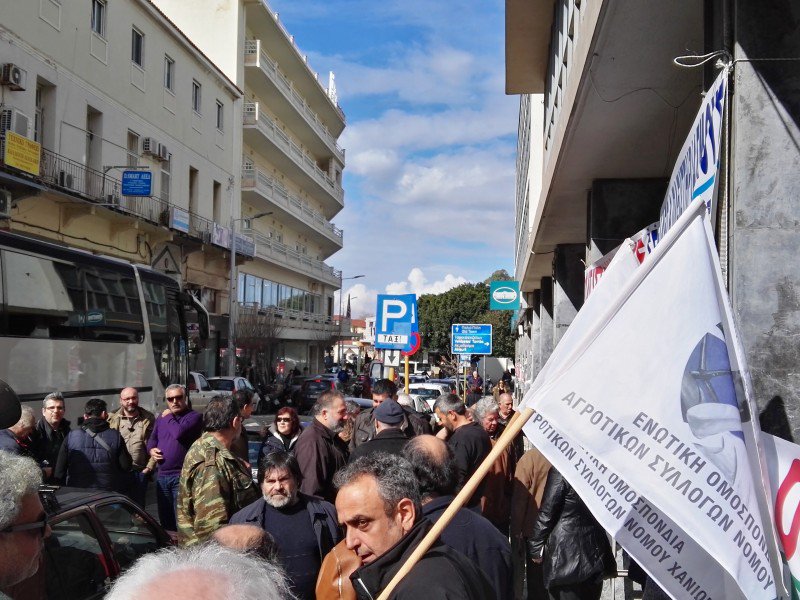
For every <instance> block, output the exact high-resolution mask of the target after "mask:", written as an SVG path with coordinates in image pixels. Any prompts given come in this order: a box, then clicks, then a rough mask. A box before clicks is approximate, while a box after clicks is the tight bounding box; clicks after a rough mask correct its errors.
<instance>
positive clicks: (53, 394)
mask: <svg viewBox="0 0 800 600" xmlns="http://www.w3.org/2000/svg"><path fill="white" fill-rule="evenodd" d="M50 400H58V401H59V402H64V395H63V394H62V393H61V392H50V393H49V394H47V396H45V397H44V400H42V408H47V403H48V402H49V401H50Z"/></svg>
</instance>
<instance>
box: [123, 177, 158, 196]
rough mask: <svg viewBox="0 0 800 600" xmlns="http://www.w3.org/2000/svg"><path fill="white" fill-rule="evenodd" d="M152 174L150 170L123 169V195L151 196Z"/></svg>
mask: <svg viewBox="0 0 800 600" xmlns="http://www.w3.org/2000/svg"><path fill="white" fill-rule="evenodd" d="M152 194H153V174H152V173H151V172H150V171H123V172H122V195H123V196H152Z"/></svg>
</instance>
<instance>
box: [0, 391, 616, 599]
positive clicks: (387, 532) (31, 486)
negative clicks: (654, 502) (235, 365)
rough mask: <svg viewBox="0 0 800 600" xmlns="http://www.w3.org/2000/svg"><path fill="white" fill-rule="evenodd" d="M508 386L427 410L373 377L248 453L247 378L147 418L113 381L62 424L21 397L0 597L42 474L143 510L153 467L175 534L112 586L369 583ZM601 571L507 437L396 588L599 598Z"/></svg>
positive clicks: (194, 589)
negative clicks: (199, 403)
mask: <svg viewBox="0 0 800 600" xmlns="http://www.w3.org/2000/svg"><path fill="white" fill-rule="evenodd" d="M507 390H508V388H506V387H503V388H501V390H500V392H499V393H498V394H495V396H485V397H482V398H481V399H480V400H477V401H476V402H475V403H474V404H472V405H471V406H469V407H468V406H467V404H465V403H464V402H463V401H462V399H461V398H459V397H458V396H456V395H452V394H451V395H442V396H440V397H439V398H437V400H436V402H435V404H434V406H433V415H432V416H431V415H430V414H422V413H418V412H416V411H415V410H414V402H413V400H411V398H409V397H407V396H406V395H405V394H398V391H397V388H396V386H395V384H394V383H393V382H392V381H390V380H387V379H383V380H379V381H377V382H376V383H375V384H374V385H373V386H372V395H373V396H372V398H373V406H372V407H371V408H368V409H366V410H360V409H359V406H358V405H357V404H355V403H353V402H348V401H346V399H345V398H344V396H343V395H342V394H340V393H339V392H336V391H329V392H325V393H323V394H322V395H321V396H320V397H319V399H318V401H317V403H316V404H315V406H314V408H313V411H312V412H313V414H312V418H311V422H310V423H309V424H308V425H307V426H305V427H303V426H302V424H301V422H300V419H299V417H298V415H297V413H296V411H295V410H294V409H293V408H291V407H284V408H281V409H280V410H278V412H277V413H276V415H275V419H274V421H273V423H272V424H271V425H270V426H269V427H268V428H266V429H265V430H264V431H263V432H262V442H261V449H260V452H259V457H258V462H257V464H256V465H251V464H250V463H249V462H248V460H249V457H248V440H247V435H246V432H245V430H244V427H243V423H244V421H245V420H247V419H248V418H249V417H250V414H251V412H252V397H251V396H250V395H249V394H248V393H247V392H236V393H234V394H232V395H230V396H217V397H215V398H213V399H211V400H210V401H209V403H208V406H207V408H206V410H205V411H204V413H203V414H200V413H198V412H196V411H194V410H192V408H191V405H190V403H189V400H188V397H187V394H186V390H185V389H184V388H183V386H180V385H171V386H169V387H168V388H167V389H166V391H165V400H166V404H167V408H166V409H165V410H163V412H161V414H159V415H154V414H152V413H150V412H149V411H147V410H145V409H144V408H143V407H141V406H139V399H138V393H137V391H136V389H135V388H125V389H123V390H122V391H121V393H120V396H119V407H118V408H116V409H115V410H114V411H113V412H110V413H109V411H108V407H107V405H106V403H105V402H104V401H103V400H99V399H92V400H89V401H88V402H87V403H86V405H85V411H84V415H83V417H82V419H81V423H80V425H79V426H76V427H74V428H73V427H72V426H71V423H69V422H68V421H66V420H65V419H64V408H65V403H64V398H63V397H62V396H61V395H60V394H58V393H54V394H50V395H48V396H47V397H46V398H45V399H44V401H43V404H42V416H41V418H40V419H39V420H38V422H37V420H36V418H35V415H34V413H33V411H32V410H31V409H30V408H29V407H23V411H22V416H21V418H20V420H19V422H18V423H17V424H15V425H13V426H12V427H10V428H9V429H6V430H1V431H0V451H4V452H5V454H0V598H3V595H2V591H6V590H9V589H10V588H11V586H13V585H14V584H17V583H19V582H20V581H23V580H24V579H25V578H26V577H29V576H31V575H32V574H33V572H35V570H36V567H37V566H38V565H39V561H40V558H39V554H40V553H41V549H42V545H43V540H44V539H45V538H46V537H47V536H48V535H49V533H50V530H49V526H48V525H47V520H46V517H45V513H44V510H43V508H42V504H41V502H40V499H39V496H38V495H37V490H38V488H39V485H40V484H42V483H43V482H45V483H50V484H56V485H67V486H74V487H82V488H94V489H101V490H107V491H114V492H119V493H123V494H126V495H127V496H129V497H130V498H131V499H132V500H133V501H134V502H137V503H138V504H140V505H141V506H142V507H144V506H145V499H146V495H147V489H148V486H149V485H150V484H151V482H152V481H153V480H155V495H156V499H157V512H158V520H159V521H160V523H161V525H162V526H163V527H164V528H165V529H167V530H170V531H175V532H177V545H176V546H175V547H173V548H168V549H166V550H162V551H160V552H157V553H153V554H149V555H145V556H144V557H142V558H141V559H139V560H138V561H137V562H136V563H135V564H134V565H133V566H131V567H130V568H128V569H127V570H126V571H125V573H124V574H123V575H122V576H121V577H120V578H119V579H118V580H117V581H116V583H115V584H114V586H113V588H112V589H111V592H110V593H109V595H108V596H107V597H108V598H112V599H127V598H145V597H161V596H164V595H166V594H165V590H167V589H169V590H170V591H169V596H171V597H176V598H182V597H186V598H190V597H191V598H201V597H202V598H223V597H224V598H300V599H313V598H318V599H320V600H324V599H334V598H336V599H343V598H348V599H352V598H359V599H367V598H376V597H377V596H378V595H379V594H380V592H381V590H383V589H384V588H385V587H386V586H387V584H388V583H389V581H390V580H391V579H392V578H393V577H394V575H395V574H396V573H397V572H398V570H399V569H400V568H401V566H402V565H403V564H404V563H405V561H406V559H407V558H408V557H409V556H410V555H411V553H412V552H413V551H414V549H415V548H416V547H417V546H418V545H419V544H420V542H421V540H422V539H423V537H425V535H426V533H427V532H428V531H429V530H430V528H431V527H432V525H433V524H434V523H436V522H437V521H438V520H439V519H440V518H441V517H442V515H443V514H444V513H445V511H446V509H447V508H448V507H449V506H450V505H451V503H452V501H453V499H454V497H455V495H456V494H457V493H458V491H459V490H460V489H461V488H462V487H463V486H464V485H465V483H466V482H467V481H468V480H469V479H470V477H471V476H472V475H473V473H475V471H476V470H477V469H478V467H479V466H480V465H481V463H482V462H483V461H484V459H485V458H486V457H487V456H488V455H489V453H490V452H491V450H492V447H493V446H494V445H495V444H496V443H497V442H498V440H499V439H500V436H501V434H502V432H503V430H504V429H505V428H506V427H507V426H508V425H509V423H511V422H512V420H513V418H514V415H515V411H514V408H513V404H514V402H513V397H512V395H511V393H510V392H509V391H507ZM476 393H477V392H476ZM251 466H252V467H255V468H257V478H256V481H254V480H253V475H252V471H251ZM611 569H613V555H612V554H611V550H610V546H609V544H608V540H607V537H606V535H605V533H604V532H603V530H602V529H601V528H600V527H599V526H598V525H597V523H596V522H595V521H594V519H593V517H592V516H591V514H590V513H589V512H588V510H587V509H586V507H585V506H584V505H583V503H582V502H581V500H580V498H579V497H578V496H577V494H575V492H574V490H572V488H571V487H570V486H569V484H568V483H567V482H566V480H565V479H564V478H563V477H561V475H560V474H559V473H558V472H556V471H555V470H554V469H552V468H551V466H550V464H549V463H548V462H547V460H546V459H545V458H544V456H543V455H542V454H541V453H540V452H539V451H538V450H536V449H535V448H533V449H529V450H528V451H527V452H525V451H524V449H523V437H522V434H518V435H517V436H516V437H515V438H514V440H513V442H512V443H511V444H509V445H508V446H506V447H505V448H504V450H503V452H502V453H501V454H500V455H499V456H498V458H497V459H496V460H495V461H494V462H493V463H492V465H491V467H490V469H489V471H488V474H487V475H486V476H485V477H484V478H483V480H482V481H481V483H480V485H478V487H477V488H476V489H475V491H474V493H473V494H472V495H471V496H470V498H469V500H468V502H467V503H466V505H465V506H464V507H462V508H460V509H459V510H458V511H457V512H456V513H455V516H454V517H453V518H452V520H451V521H450V522H449V523H447V525H446V526H445V527H444V529H443V530H442V532H441V535H440V536H439V539H438V541H437V542H436V543H435V544H434V545H433V546H432V547H431V548H430V549H429V550H428V551H427V552H426V553H425V554H424V555H423V556H422V558H421V559H420V560H419V561H418V562H417V563H416V565H415V566H414V567H413V568H412V569H411V570H410V572H409V573H408V574H407V575H406V576H405V577H404V578H403V579H402V580H401V582H400V583H399V585H398V586H397V587H396V588H395V589H394V592H393V593H392V598H413V599H414V600H418V599H419V598H440V597H441V598H467V599H471V598H474V599H489V598H497V599H498V600H512V599H520V600H521V599H522V598H525V597H527V598H528V599H529V600H537V599H540V598H541V599H544V598H548V597H552V598H556V599H562V600H569V599H572V598H586V599H591V598H599V596H600V589H601V588H602V579H603V577H604V576H605V575H606V574H607V573H608V572H609V571H610V570H611Z"/></svg>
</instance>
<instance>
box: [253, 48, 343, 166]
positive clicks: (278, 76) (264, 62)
mask: <svg viewBox="0 0 800 600" xmlns="http://www.w3.org/2000/svg"><path fill="white" fill-rule="evenodd" d="M244 60H245V64H246V65H248V64H249V65H255V64H258V65H259V66H260V67H261V70H262V71H263V72H264V73H265V74H266V76H267V77H269V78H270V80H271V81H272V82H273V83H274V84H275V86H276V87H277V88H278V89H279V90H281V92H282V93H283V95H284V97H285V98H286V99H287V100H288V101H289V102H290V103H291V104H292V106H294V107H295V108H296V109H297V111H298V112H299V113H300V114H301V115H303V117H305V119H306V121H307V122H308V124H309V125H310V126H311V128H312V129H314V131H316V132H317V134H318V135H319V136H320V137H321V138H322V139H323V140H325V142H326V143H327V144H328V146H330V148H331V149H332V150H333V151H334V153H335V154H336V155H337V157H338V158H339V160H340V161H342V162H344V156H345V151H344V149H342V148H341V147H340V146H339V144H338V143H337V142H336V138H334V137H333V135H332V134H331V132H330V130H329V129H328V127H327V126H326V125H325V124H324V123H323V122H322V121H321V120H320V118H319V116H318V115H317V113H315V112H314V111H313V110H312V109H311V107H310V106H309V105H308V102H306V100H305V98H303V96H302V95H301V94H300V93H299V92H298V91H297V90H296V89H295V88H294V84H293V83H292V82H291V81H290V80H289V79H288V78H287V77H286V75H284V74H283V73H281V71H280V69H278V63H277V62H276V61H274V60H273V59H272V57H270V55H269V54H267V53H266V52H264V51H263V50H261V40H245V42H244Z"/></svg>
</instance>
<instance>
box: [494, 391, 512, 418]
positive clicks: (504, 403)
mask: <svg viewBox="0 0 800 600" xmlns="http://www.w3.org/2000/svg"><path fill="white" fill-rule="evenodd" d="M497 408H498V410H499V412H500V418H501V419H508V418H509V417H510V416H511V414H512V413H513V412H514V396H512V395H511V394H509V393H508V392H504V393H502V394H500V395H499V396H498V397H497Z"/></svg>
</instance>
